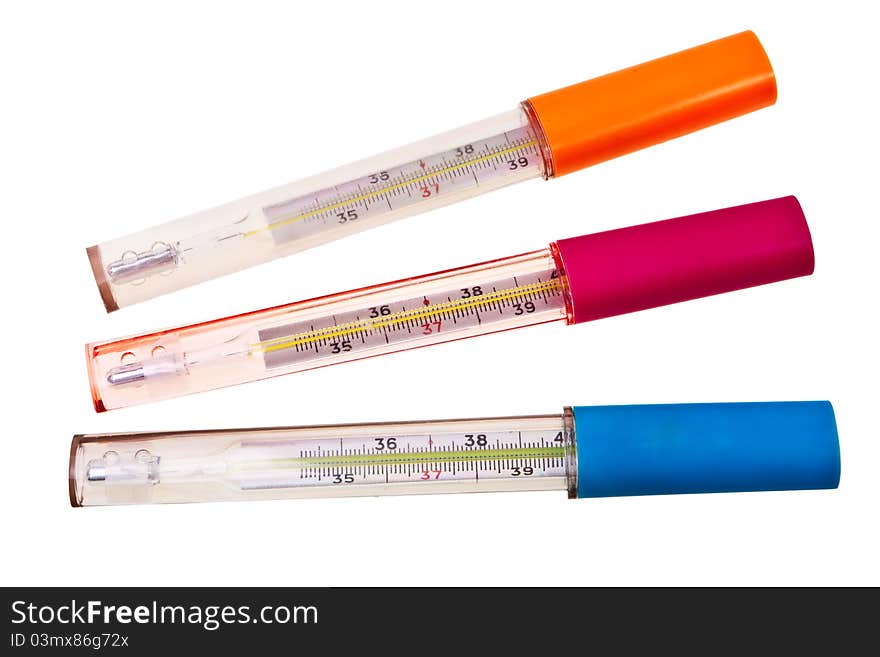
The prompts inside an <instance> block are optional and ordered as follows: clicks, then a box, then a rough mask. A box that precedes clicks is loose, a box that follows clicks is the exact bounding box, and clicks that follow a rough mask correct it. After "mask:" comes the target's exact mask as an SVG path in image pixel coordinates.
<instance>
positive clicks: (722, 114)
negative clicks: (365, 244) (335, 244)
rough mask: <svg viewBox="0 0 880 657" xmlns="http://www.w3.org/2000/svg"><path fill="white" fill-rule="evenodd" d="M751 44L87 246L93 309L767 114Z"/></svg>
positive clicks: (766, 68)
mask: <svg viewBox="0 0 880 657" xmlns="http://www.w3.org/2000/svg"><path fill="white" fill-rule="evenodd" d="M775 98H776V86H775V80H774V77H773V71H772V69H771V67H770V63H769V61H768V60H767V56H766V54H765V53H764V51H763V49H762V47H761V44H760V43H759V42H758V40H757V38H756V37H755V35H754V34H752V33H751V32H744V33H741V34H737V35H734V36H731V37H727V38H725V39H720V40H718V41H713V42H711V43H708V44H705V45H702V46H698V47H696V48H691V49H690V50H685V51H683V52H680V53H676V54H674V55H670V56H667V57H663V58H661V59H657V60H654V61H652V62H648V63H646V64H643V65H640V66H637V67H633V68H630V69H625V70H623V71H620V72H618V73H614V74H611V75H606V76H604V77H602V78H597V79H595V80H590V81H587V82H583V83H581V84H578V85H574V86H571V87H567V88H565V89H560V90H558V91H554V92H550V93H547V94H543V95H541V96H535V97H533V98H530V99H529V100H527V101H525V102H523V103H521V104H520V106H519V107H517V108H516V109H513V110H511V111H508V112H505V113H503V114H500V115H498V116H495V117H492V118H489V119H486V120H484V121H479V122H477V123H473V124H471V125H467V126H465V127H462V128H459V129H457V130H453V131H451V132H448V133H445V134H442V135H439V136H436V137H433V138H431V139H427V140H425V141H422V142H419V143H416V144H412V145H409V146H406V147H403V148H400V149H397V150H394V151H391V152H388V153H385V154H382V155H378V156H375V157H372V158H369V159H366V160H363V161H361V162H357V163H355V164H351V165H349V166H345V167H342V168H340V169H337V170H334V171H330V172H328V173H324V174H321V175H318V176H315V177H312V178H309V179H307V180H303V181H300V182H295V183H291V184H289V185H285V186H282V187H278V188H276V189H272V190H269V191H266V192H263V193H260V194H256V195H254V196H250V197H248V198H244V199H241V200H238V201H235V202H233V203H229V204H227V205H223V206H220V207H217V208H214V209H211V210H207V211H205V212H200V213H197V214H193V215H190V216H188V217H184V218H182V219H178V220H176V221H172V222H169V223H166V224H163V225H161V226H157V227H155V228H150V229H147V230H144V231H141V232H138V233H135V234H132V235H128V236H126V237H122V238H119V239H116V240H112V241H109V242H105V243H103V244H100V245H97V246H92V247H90V248H89V249H88V256H89V261H90V263H91V266H92V271H93V273H94V276H95V281H96V283H97V285H98V288H99V291H100V293H101V297H102V299H103V301H104V305H105V307H106V309H107V311H108V312H109V311H113V310H116V309H117V308H120V307H122V306H126V305H129V304H132V303H136V302H139V301H143V300H145V299H149V298H151V297H155V296H158V295H161V294H165V293H167V292H171V291H173V290H177V289H180V288H182V287H186V286H189V285H193V284H196V283H199V282H202V281H205V280H209V279H211V278H215V277H217V276H221V275H224V274H227V273H231V272H234V271H238V270H240V269H243V268H246V267H250V266H252V265H256V264H259V263H262V262H266V261H268V260H272V259H274V258H278V257H281V256H284V255H288V254H291V253H294V252H297V251H301V250H303V249H307V248H310V247H312V246H315V245H318V244H321V243H324V242H328V241H330V240H335V239H337V238H340V237H343V236H345V235H349V234H351V233H354V232H357V231H361V230H365V229H367V228H371V227H374V226H379V225H381V224H384V223H387V222H389V221H393V220H395V219H400V218H402V217H406V216H409V215H412V214H415V213H418V212H424V211H426V210H430V209H432V208H436V207H439V206H442V205H445V204H448V203H452V202H455V201H459V200H462V199H465V198H468V197H471V196H475V195H477V194H480V193H483V192H486V191H489V190H492V189H497V188H499V187H503V186H505V185H510V184H512V183H515V182H518V181H521V180H526V179H529V178H538V177H542V176H543V177H544V178H550V177H554V176H559V175H563V174H565V173H569V172H571V171H575V170H578V169H581V168H583V167H586V166H590V165H591V164H595V163H597V162H601V161H603V160H607V159H610V158H613V157H617V156H619V155H623V154H625V153H628V152H631V151H634V150H638V149H640V148H644V147H647V146H650V145H652V144H656V143H659V142H661V141H665V140H667V139H671V138H674V137H677V136H680V135H683V134H686V133H689V132H693V131H694V130H698V129H700V128H703V127H706V126H708V125H712V124H714V123H719V122H721V121H724V120H727V119H730V118H733V117H735V116H738V115H741V114H745V113H747V112H750V111H752V110H756V109H759V108H761V107H764V106H767V105H770V104H772V103H773V102H774V101H775Z"/></svg>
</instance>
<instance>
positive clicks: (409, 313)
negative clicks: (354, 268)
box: [251, 279, 561, 353]
mask: <svg viewBox="0 0 880 657" xmlns="http://www.w3.org/2000/svg"><path fill="white" fill-rule="evenodd" d="M559 289H561V287H560V285H559V281H558V279H553V280H550V281H542V282H539V283H531V284H529V285H524V286H522V287H517V288H513V289H511V290H501V291H499V292H491V293H489V294H484V295H481V296H479V297H474V298H472V299H471V300H467V301H465V300H457V301H447V302H444V303H440V304H437V305H436V306H430V307H429V308H426V309H424V310H419V311H414V310H404V311H401V312H398V313H394V314H392V315H389V316H387V317H386V318H384V319H383V320H382V321H380V322H372V321H370V320H361V321H359V322H351V323H350V324H344V325H343V326H341V327H334V329H333V330H331V329H321V330H318V331H310V332H308V333H304V334H303V336H304V337H302V338H297V339H294V340H291V339H289V337H290V336H287V337H281V338H273V339H271V340H264V341H263V342H257V343H255V344H253V345H251V349H259V350H261V351H262V352H263V353H270V352H272V351H278V350H279V349H289V348H290V347H295V346H297V345H300V344H305V343H307V342H313V341H314V340H320V339H324V338H338V337H341V336H344V335H353V334H354V333H357V332H358V331H362V330H364V329H377V328H382V327H383V326H388V325H390V324H396V323H397V322H402V321H409V320H413V319H421V318H423V317H430V316H432V315H436V314H438V313H442V312H447V311H450V310H464V309H467V308H473V307H475V306H480V305H484V304H487V303H492V302H494V301H505V300H507V299H513V298H515V297H518V296H520V295H522V294H524V293H525V294H527V293H530V292H542V291H549V290H559ZM278 340H284V342H281V343H277V342H278ZM273 343H277V344H273Z"/></svg>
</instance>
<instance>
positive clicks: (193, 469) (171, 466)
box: [69, 401, 840, 506]
mask: <svg viewBox="0 0 880 657" xmlns="http://www.w3.org/2000/svg"><path fill="white" fill-rule="evenodd" d="M839 478H840V454H839V449H838V438H837V429H836V425H835V420H834V411H833V410H832V408H831V404H830V403H828V402H821V401H820V402H763V403H735V404H670V405H640V406H581V407H574V408H566V409H565V411H564V412H563V413H562V414H561V415H532V416H526V417H505V418H480V419H471V420H441V421H433V422H396V423H392V424H356V425H343V426H316V427H295V428H290V427H285V428H270V429H236V430H219V431H182V432H168V433H135V434H97V435H79V436H75V437H74V438H73V442H72V445H71V450H70V471H69V484H70V486H69V489H70V502H71V504H72V505H73V506H95V505H107V504H137V503H139V504H159V503H171V502H216V501H235V500H267V499H284V498H303V497H340V496H357V495H400V494H417V493H461V492H468V493H475V492H498V491H539V490H567V491H568V496H569V497H570V498H578V497H581V498H582V497H608V496H626V495H659V494H672V493H713V492H735V491H771V490H797V489H819V488H836V487H837V484H838V481H839Z"/></svg>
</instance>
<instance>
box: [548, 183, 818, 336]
mask: <svg viewBox="0 0 880 657" xmlns="http://www.w3.org/2000/svg"><path fill="white" fill-rule="evenodd" d="M556 247H557V249H558V255H559V258H560V260H561V265H562V267H563V270H564V271H565V275H566V278H567V280H568V286H569V290H570V292H571V301H572V311H573V317H572V323H579V322H588V321H590V320H593V319H601V318H602V317H611V316H613V315H622V314H624V313H631V312H635V311H637V310H645V309H647V308H655V307H657V306H665V305H667V304H670V303H678V302H679V301H687V300H688V299H697V298H699V297H707V296H710V295H712V294H720V293H722V292H730V291H732V290H740V289H743V288H747V287H753V286H755V285H763V284H765V283H774V282H776V281H782V280H785V279H788V278H796V277H798V276H807V275H808V274H812V273H813V243H812V240H811V239H810V229H809V228H808V227H807V222H806V219H805V218H804V213H803V210H801V206H800V203H798V200H797V199H796V198H795V197H794V196H786V197H784V198H777V199H773V200H770V201H761V202H759V203H750V204H748V205H739V206H737V207H733V208H725V209H724V210H715V211H713V212H703V213H700V214H693V215H690V216H687V217H679V218H678V219H667V220H666V221H655V222H653V223H650V224H642V225H640V226H632V227H630V228H621V229H619V230H609V231H606V232H604V233H595V234H593V235H584V236H582V237H573V238H571V239H566V240H560V241H559V242H557V243H556Z"/></svg>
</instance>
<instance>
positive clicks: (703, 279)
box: [86, 196, 813, 411]
mask: <svg viewBox="0 0 880 657" xmlns="http://www.w3.org/2000/svg"><path fill="white" fill-rule="evenodd" d="M812 270H813V249H812V242H811V239H810V234H809V229H808V228H807V224H806V221H805V219H804V215H803V212H802V211H801V208H800V205H799V204H798V202H797V200H796V199H795V198H794V197H793V196H789V197H784V198H779V199H773V200H770V201H762V202H759V203H752V204H748V205H743V206H737V207H733V208H726V209H723V210H716V211H713V212H706V213H701V214H696V215H691V216H687V217H679V218H677V219H668V220H665V221H658V222H654V223H648V224H643V225H640V226H633V227H630V228H623V229H618V230H611V231H607V232H603V233H596V234H593V235H585V236H582V237H576V238H571V239H565V240H559V241H558V242H555V243H553V244H551V245H550V246H549V247H548V248H545V249H542V250H539V251H532V252H529V253H525V254H521V255H515V256H510V257H507V258H500V259H497V260H491V261H488V262H483V263H480V264H476V265H471V266H468V267H461V268H459V269H451V270H447V271H442V272H437V273H434V274H428V275H425V276H417V277H413V278H408V279H404V280H399V281H394V282H391V283H385V284H382V285H375V286H372V287H366V288H361V289H358V290H352V291H349V292H342V293H339V294H333V295H329V296H325V297H319V298H316V299H311V300H308V301H301V302H297V303H291V304H287V305H283V306H277V307H274V308H267V309H265V310H258V311H254V312H250V313H245V314H242V315H237V316H233V317H226V318H223V319H217V320H214V321H209V322H201V323H198V324H194V325H191V326H185V327H181V328H175V329H166V330H163V331H158V332H155V333H149V334H145V335H140V336H136V337H130V338H125V339H121V340H115V341H110V342H101V343H94V344H89V345H87V346H86V353H87V358H88V369H89V379H90V384H91V391H92V399H93V402H94V405H95V408H96V409H97V410H98V411H104V410H108V409H113V408H120V407H124V406H129V405H132V404H138V403H143V402H148V401H155V400H159V399H165V398H170V397H176V396H179V395H184V394H189V393H195V392H200V391H204V390H210V389H214V388H219V387H223V386H228V385H234V384H238V383H245V382H248V381H256V380H259V379H264V378H268V377H274V376H278V375H281V374H288V373H293V372H300V371H303V370H308V369H312V368H316V367H323V366H326V365H332V364H336V363H342V362H346V361H350V360H356V359H360V358H368V357H371V356H379V355H382V354H388V353H391V352H395V351H401V350H405V349H412V348H415V347H423V346H427V345H432V344H437V343H442V342H449V341H452V340H458V339H461V338H468V337H474V336H477V335H483V334H489V333H494V332H497V331H504V330H508V329H513V328H521V327H525V326H530V325H534V324H540V323H545V322H552V321H565V322H567V323H569V324H575V323H580V322H586V321H590V320H593V319H599V318H602V317H610V316H613V315H619V314H623V313H629V312H634V311H638V310H644V309H647V308H653V307H656V306H661V305H665V304H670V303H677V302H679V301H685V300H688V299H695V298H698V297H704V296H708V295H712V294H719V293H722V292H728V291H731V290H737V289H742V288H746V287H751V286H755V285H762V284H765V283H771V282H775V281H780V280H785V279H788V278H794V277H797V276H805V275H807V274H810V273H811V272H812Z"/></svg>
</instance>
